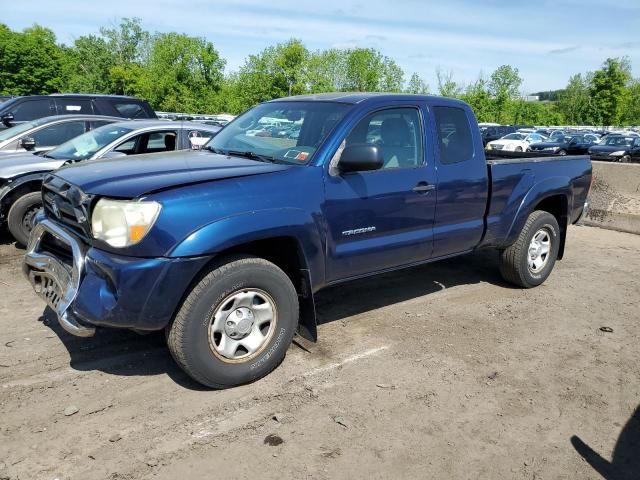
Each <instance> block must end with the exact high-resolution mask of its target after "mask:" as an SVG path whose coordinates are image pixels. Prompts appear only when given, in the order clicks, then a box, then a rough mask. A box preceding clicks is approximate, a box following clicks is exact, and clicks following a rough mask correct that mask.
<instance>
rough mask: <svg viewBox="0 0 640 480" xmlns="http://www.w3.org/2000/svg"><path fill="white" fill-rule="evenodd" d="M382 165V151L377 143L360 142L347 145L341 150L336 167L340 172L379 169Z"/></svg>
mask: <svg viewBox="0 0 640 480" xmlns="http://www.w3.org/2000/svg"><path fill="white" fill-rule="evenodd" d="M383 165H384V158H383V157H382V152H381V151H380V148H379V147H378V146H377V145H371V144H370V143H361V144H354V145H349V146H348V147H346V148H345V149H344V150H343V151H342V155H340V161H339V162H338V169H339V170H340V172H341V173H349V172H365V171H369V170H379V169H380V168H382V167H383Z"/></svg>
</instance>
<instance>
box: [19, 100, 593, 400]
mask: <svg viewBox="0 0 640 480" xmlns="http://www.w3.org/2000/svg"><path fill="white" fill-rule="evenodd" d="M274 122H276V123H278V124H279V125H288V126H290V128H288V130H290V131H292V132H295V134H292V135H290V136H287V135H284V136H278V137H270V136H268V135H256V134H255V132H256V131H257V130H258V131H260V130H261V129H262V127H263V126H264V125H271V124H273V123H274ZM485 155H486V154H485V152H484V149H483V145H482V137H481V135H480V130H479V129H478V125H477V123H476V119H475V117H474V114H473V112H472V110H471V108H470V107H469V106H468V105H467V104H465V103H463V102H461V101H458V100H453V99H447V98H441V97H434V96H413V95H390V94H371V93H340V94H321V95H308V96H298V97H290V98H284V99H278V100H273V101H269V102H265V103H262V104H260V105H258V106H256V107H254V108H253V109H251V110H249V111H247V112H246V113H244V114H243V115H241V116H239V117H238V118H237V119H236V120H234V121H233V122H232V123H230V124H229V125H228V126H226V127H225V128H224V129H223V130H221V132H220V133H219V134H218V135H217V136H215V137H214V138H212V139H211V140H210V141H209V142H208V144H207V145H206V147H205V148H204V149H203V150H201V151H198V152H172V153H166V154H156V155H153V156H147V155H140V156H138V157H136V158H127V159H125V160H121V159H107V160H101V161H97V162H86V163H84V164H78V165H74V166H69V167H64V168H61V169H59V170H57V171H55V172H53V173H52V174H50V175H48V176H47V177H46V178H45V180H44V182H43V187H42V201H43V204H44V209H43V210H42V211H41V212H40V213H39V214H38V215H37V216H36V218H35V225H34V227H33V231H32V233H31V237H30V240H29V245H28V248H27V252H26V255H25V261H24V273H25V275H26V276H27V278H28V279H29V281H30V282H31V284H32V285H33V288H34V289H35V291H36V292H37V293H38V294H39V295H40V296H41V297H42V298H43V299H44V300H45V301H46V302H47V304H48V305H49V306H50V307H51V308H52V309H53V310H54V311H55V312H56V314H57V316H58V319H59V321H60V324H61V325H62V327H64V329H65V330H67V331H68V332H70V333H72V334H74V335H78V336H85V337H89V336H92V335H94V334H95V332H96V329H97V328H99V327H111V328H126V329H132V330H135V331H138V332H149V331H154V330H165V332H166V338H167V343H168V347H169V350H170V351H171V354H172V355H173V358H174V359H175V361H176V362H177V363H178V364H179V365H180V366H181V367H182V368H183V369H184V370H185V371H186V372H187V374H189V375H190V376H191V377H192V378H193V379H195V380H196V381H198V382H200V383H202V384H204V385H206V386H209V387H213V388H224V387H230V386H234V385H239V384H243V383H247V382H250V381H253V380H256V379H258V378H261V377H263V376H265V375H267V374H268V373H269V372H270V371H272V370H273V369H274V368H275V367H276V366H277V365H278V364H279V363H280V362H281V361H282V360H283V358H284V356H285V352H286V351H287V348H288V347H289V345H290V343H291V341H292V339H293V337H294V335H295V334H296V333H297V334H298V335H300V336H302V337H304V338H307V339H310V340H312V341H315V340H316V336H317V334H316V319H315V307H314V294H315V293H316V292H318V291H319V290H320V289H322V288H325V287H327V286H330V285H337V284H340V283H342V282H347V281H350V280H353V279H357V278H361V277H365V276H369V275H374V274H377V273H381V272H387V271H390V270H395V269H400V268H405V267H410V266H413V265H418V264H422V263H426V262H433V261H436V260H439V259H443V258H448V257H451V256H454V255H461V254H466V253H468V252H472V251H475V250H478V249H485V248H493V249H497V250H499V251H500V252H501V256H500V270H501V272H502V275H503V276H504V278H505V279H506V280H507V281H509V282H511V283H513V284H515V285H518V286H520V287H523V288H530V287H535V286H537V285H540V284H541V283H542V282H544V281H545V279H546V278H547V277H548V276H549V274H550V273H551V270H552V269H553V267H554V264H555V262H556V260H559V259H561V258H562V256H563V253H564V250H565V244H566V237H567V228H568V226H569V225H570V224H572V223H575V222H577V221H578V220H579V219H580V217H581V216H582V215H584V213H585V210H586V208H587V202H586V199H587V195H588V192H589V189H590V186H591V163H590V160H589V158H588V157H572V156H564V157H555V158H517V159H490V158H487V157H486V156H485Z"/></svg>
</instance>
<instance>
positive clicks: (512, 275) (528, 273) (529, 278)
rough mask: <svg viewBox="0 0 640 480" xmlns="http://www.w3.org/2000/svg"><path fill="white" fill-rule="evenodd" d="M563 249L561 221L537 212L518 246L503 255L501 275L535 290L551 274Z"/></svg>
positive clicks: (528, 223)
mask: <svg viewBox="0 0 640 480" xmlns="http://www.w3.org/2000/svg"><path fill="white" fill-rule="evenodd" d="M559 247H560V228H559V226H558V221H557V220H556V218H555V217H554V216H553V215H551V214H550V213H549V212H544V211H541V210H536V211H535V212H533V213H532V214H531V215H529V218H527V221H526V223H525V225H524V228H523V229H522V231H521V232H520V235H519V236H518V239H517V240H516V242H515V243H514V244H513V245H511V246H509V247H508V248H507V249H505V250H504V251H503V252H502V256H501V262H500V273H501V274H502V277H503V278H504V279H505V280H507V281H508V282H511V283H513V284H515V285H518V286H520V287H524V288H532V287H536V286H538V285H540V284H541V283H543V282H544V281H545V280H546V279H547V277H549V275H550V274H551V271H552V270H553V266H554V265H555V262H556V258H557V257H558V249H559Z"/></svg>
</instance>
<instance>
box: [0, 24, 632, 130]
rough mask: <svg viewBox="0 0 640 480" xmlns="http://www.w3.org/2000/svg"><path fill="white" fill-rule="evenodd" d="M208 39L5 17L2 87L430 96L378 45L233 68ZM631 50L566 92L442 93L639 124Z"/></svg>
mask: <svg viewBox="0 0 640 480" xmlns="http://www.w3.org/2000/svg"><path fill="white" fill-rule="evenodd" d="M225 66H226V61H225V60H224V59H223V58H222V57H221V56H220V54H219V52H218V51H217V50H216V48H215V46H214V45H213V44H212V43H211V42H209V41H208V40H206V39H205V38H202V37H194V36H189V35H186V34H183V33H176V32H168V33H166V32H156V33H151V32H148V31H146V30H145V29H144V28H143V27H142V24H141V21H140V19H138V18H123V19H122V20H121V22H120V23H119V24H118V25H114V26H111V27H103V28H100V30H99V32H97V33H96V34H91V35H84V36H81V37H78V38H77V39H75V40H74V42H73V44H72V45H69V46H67V45H64V44H60V43H58V42H57V39H56V36H55V34H54V33H53V31H51V30H50V29H48V28H45V27H42V26H39V25H34V26H32V27H30V28H26V29H24V30H23V31H13V30H11V29H10V28H9V27H8V26H6V25H4V24H0V94H5V95H33V94H47V93H54V92H86V93H110V94H122V95H133V96H137V97H140V98H145V99H146V100H148V101H149V103H150V104H151V105H152V106H153V107H154V108H155V109H156V110H159V111H174V112H190V113H219V112H229V113H239V112H242V111H243V110H246V109H247V108H249V107H251V106H253V105H255V104H256V103H259V102H262V101H265V100H270V99H273V98H278V97H283V96H288V95H298V94H304V93H321V92H330V91H379V92H406V93H417V94H426V93H429V92H430V88H429V86H428V85H427V83H426V82H425V81H424V79H423V78H421V77H420V76H419V75H418V74H417V73H412V74H411V75H410V76H408V78H407V72H404V71H403V70H402V68H400V67H399V66H398V64H397V63H396V62H395V61H394V60H393V59H392V58H390V57H388V56H386V55H383V54H382V53H381V52H379V51H377V50H375V49H372V48H348V49H338V48H331V49H327V50H318V51H310V50H309V49H308V48H306V47H305V45H304V44H303V43H302V42H301V41H300V40H297V39H291V40H289V41H288V42H284V43H279V44H277V45H273V46H269V47H267V48H265V49H264V50H262V51H261V52H259V53H256V54H253V55H249V56H248V57H247V58H246V59H245V62H244V64H243V65H242V66H241V67H240V68H239V69H238V70H237V71H234V72H230V73H225ZM631 72H632V70H631V64H630V61H629V59H628V58H627V57H622V58H608V59H607V60H606V61H605V62H604V63H603V65H602V68H601V69H599V70H596V71H595V72H587V73H578V74H576V75H574V76H572V77H571V78H570V79H569V82H568V84H567V86H566V88H565V89H562V90H559V91H554V92H548V93H545V92H541V94H540V95H541V98H542V99H543V100H545V101H541V102H529V101H526V100H525V99H524V98H523V97H522V95H521V92H520V88H521V86H522V81H523V79H522V77H521V76H520V74H519V72H518V69H517V68H515V67H513V66H510V65H503V66H500V67H498V68H497V69H496V70H495V71H493V72H492V73H491V74H490V75H488V76H485V75H483V74H480V75H479V76H478V79H477V80H476V81H474V82H472V83H470V84H466V85H465V84H463V83H461V82H458V81H457V80H456V79H455V78H454V76H453V74H452V72H450V71H443V70H441V69H437V70H436V79H437V85H435V90H434V93H436V94H439V95H443V96H448V97H456V98H460V99H462V100H464V101H466V102H468V103H469V104H470V105H471V106H472V107H473V109H474V111H475V112H476V115H477V117H478V120H479V121H481V122H499V123H515V124H537V125H561V124H572V125H578V124H590V125H623V124H624V125H638V124H640V80H639V79H634V78H633V77H632V73H631Z"/></svg>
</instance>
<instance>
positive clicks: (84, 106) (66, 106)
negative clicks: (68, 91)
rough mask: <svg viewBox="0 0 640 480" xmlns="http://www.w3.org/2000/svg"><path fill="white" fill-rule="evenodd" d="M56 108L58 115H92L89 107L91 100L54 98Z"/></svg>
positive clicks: (91, 109)
mask: <svg viewBox="0 0 640 480" xmlns="http://www.w3.org/2000/svg"><path fill="white" fill-rule="evenodd" d="M56 106H57V108H58V115H73V114H76V115H77V114H89V115H91V114H92V113H93V108H92V107H91V100H90V99H88V98H80V99H73V98H56Z"/></svg>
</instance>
